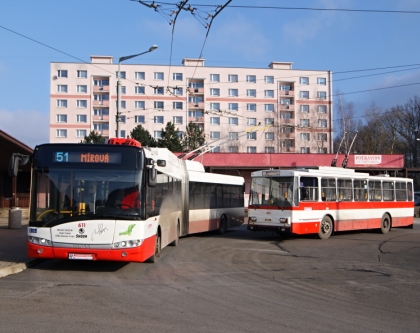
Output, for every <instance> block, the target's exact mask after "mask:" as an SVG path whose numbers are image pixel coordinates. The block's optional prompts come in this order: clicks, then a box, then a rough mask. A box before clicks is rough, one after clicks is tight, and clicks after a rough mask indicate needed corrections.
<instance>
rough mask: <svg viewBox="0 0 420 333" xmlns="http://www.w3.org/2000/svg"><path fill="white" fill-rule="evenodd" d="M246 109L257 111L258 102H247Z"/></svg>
mask: <svg viewBox="0 0 420 333" xmlns="http://www.w3.org/2000/svg"><path fill="white" fill-rule="evenodd" d="M246 110H247V111H251V112H256V111H257V104H255V103H247V105H246Z"/></svg>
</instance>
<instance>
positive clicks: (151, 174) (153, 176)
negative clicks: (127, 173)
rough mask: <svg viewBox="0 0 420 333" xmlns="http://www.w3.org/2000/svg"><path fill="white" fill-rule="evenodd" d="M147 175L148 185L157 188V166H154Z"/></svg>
mask: <svg viewBox="0 0 420 333" xmlns="http://www.w3.org/2000/svg"><path fill="white" fill-rule="evenodd" d="M147 175H148V177H147V178H148V179H147V183H148V185H149V187H155V186H156V176H157V171H156V168H155V166H153V167H152V168H150V169H148V170H147Z"/></svg>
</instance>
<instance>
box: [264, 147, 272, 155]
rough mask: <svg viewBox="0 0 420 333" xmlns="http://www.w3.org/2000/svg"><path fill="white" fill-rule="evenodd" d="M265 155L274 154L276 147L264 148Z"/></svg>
mask: <svg viewBox="0 0 420 333" xmlns="http://www.w3.org/2000/svg"><path fill="white" fill-rule="evenodd" d="M264 153H266V154H274V147H264Z"/></svg>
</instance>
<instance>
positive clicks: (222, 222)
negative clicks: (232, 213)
mask: <svg viewBox="0 0 420 333" xmlns="http://www.w3.org/2000/svg"><path fill="white" fill-rule="evenodd" d="M226 229H227V218H226V216H225V215H222V217H220V223H219V235H223V234H224V233H225V232H226Z"/></svg>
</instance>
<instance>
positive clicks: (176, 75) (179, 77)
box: [172, 73, 182, 81]
mask: <svg viewBox="0 0 420 333" xmlns="http://www.w3.org/2000/svg"><path fill="white" fill-rule="evenodd" d="M172 80H174V81H182V73H172Z"/></svg>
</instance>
